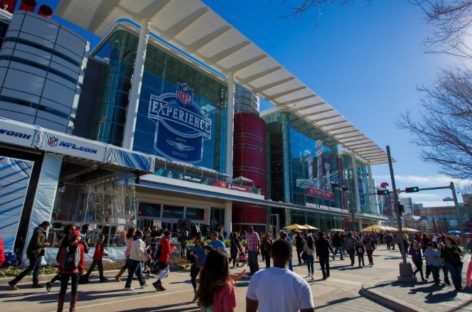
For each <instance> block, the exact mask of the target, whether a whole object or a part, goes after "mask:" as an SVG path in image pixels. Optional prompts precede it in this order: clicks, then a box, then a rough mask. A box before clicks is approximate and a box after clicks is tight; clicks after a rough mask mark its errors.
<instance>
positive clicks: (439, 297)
mask: <svg viewBox="0 0 472 312" xmlns="http://www.w3.org/2000/svg"><path fill="white" fill-rule="evenodd" d="M456 296H457V292H456V291H454V290H451V291H448V292H447V293H440V294H433V293H430V294H428V295H426V297H425V299H426V303H429V304H434V303H440V302H445V301H452V300H454V298H455V297H456Z"/></svg>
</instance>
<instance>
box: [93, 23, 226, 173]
mask: <svg viewBox="0 0 472 312" xmlns="http://www.w3.org/2000/svg"><path fill="white" fill-rule="evenodd" d="M137 44H138V37H137V35H136V34H134V33H133V32H131V31H129V30H123V29H119V30H116V31H114V32H113V34H112V35H111V36H110V37H109V38H108V40H107V41H106V43H105V44H103V45H101V46H100V47H99V49H98V50H97V52H96V56H98V57H100V58H102V59H103V60H105V61H106V62H107V64H108V66H107V67H108V68H107V69H106V70H105V73H104V77H103V79H102V86H101V92H100V93H101V94H100V101H99V103H100V105H99V106H100V108H99V110H98V111H97V113H96V115H95V125H96V126H95V127H96V128H95V129H94V130H93V131H92V138H93V139H95V138H97V139H98V140H100V141H102V142H106V143H110V144H114V145H119V146H120V145H122V141H123V132H124V128H125V122H126V108H127V105H128V97H129V89H130V87H131V85H130V81H131V75H132V73H133V63H134V59H135V57H136V51H137ZM226 101H227V86H226V84H225V83H223V82H221V81H220V80H217V79H215V78H213V77H212V76H210V75H209V74H206V73H204V72H203V71H201V70H198V69H197V68H196V67H195V66H193V65H191V64H190V63H188V62H185V61H183V60H182V59H179V58H177V57H175V56H173V55H171V53H169V52H168V51H167V50H164V49H163V48H161V47H160V46H157V44H156V45H154V44H153V43H151V42H150V43H149V45H148V47H147V51H146V62H145V66H144V74H143V80H142V86H141V95H140V101H139V108H138V117H137V123H136V133H135V138H134V147H133V149H134V150H136V151H140V152H144V153H148V154H153V155H156V156H161V157H164V158H166V159H169V160H175V161H181V162H186V163H192V164H195V165H198V166H201V167H205V168H210V169H214V170H216V171H219V172H224V171H225V156H226V155H225V154H226V114H227V110H226Z"/></svg>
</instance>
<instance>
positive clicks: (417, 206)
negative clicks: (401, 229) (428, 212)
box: [413, 203, 423, 215]
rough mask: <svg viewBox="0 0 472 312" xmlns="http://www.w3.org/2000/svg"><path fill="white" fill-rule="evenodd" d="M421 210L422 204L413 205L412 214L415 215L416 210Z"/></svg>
mask: <svg viewBox="0 0 472 312" xmlns="http://www.w3.org/2000/svg"><path fill="white" fill-rule="evenodd" d="M421 209H423V204H422V203H413V214H414V215H416V212H417V211H418V210H421Z"/></svg>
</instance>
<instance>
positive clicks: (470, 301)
mask: <svg viewBox="0 0 472 312" xmlns="http://www.w3.org/2000/svg"><path fill="white" fill-rule="evenodd" d="M463 261H464V269H463V271H462V274H463V278H462V285H463V286H464V285H465V273H466V267H467V266H466V264H467V263H468V261H469V257H465V259H464V260H463ZM440 278H441V280H442V279H443V275H442V272H441V273H440ZM360 294H361V295H362V296H364V297H366V298H369V299H371V300H372V301H374V302H376V303H378V304H381V305H383V306H386V307H388V308H390V309H392V310H394V311H405V312H410V311H418V312H423V311H433V312H436V311H437V312H446V311H450V312H453V311H472V296H471V294H472V288H464V290H463V291H461V292H456V291H455V290H454V287H453V286H446V285H444V286H440V287H437V286H435V285H434V283H433V282H432V278H431V277H430V280H429V282H417V283H410V284H404V283H399V282H397V281H396V280H386V281H384V282H377V283H369V282H368V283H365V284H364V285H363V286H362V289H361V291H360Z"/></svg>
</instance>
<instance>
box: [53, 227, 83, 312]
mask: <svg viewBox="0 0 472 312" xmlns="http://www.w3.org/2000/svg"><path fill="white" fill-rule="evenodd" d="M68 238H69V240H68V245H67V246H64V248H62V249H61V254H60V256H59V267H58V270H59V272H60V274H61V290H60V291H59V300H58V303H57V311H58V312H61V311H62V310H63V308H64V301H65V299H66V292H67V285H68V284H69V280H70V284H71V286H70V288H71V292H70V294H71V297H70V306H69V311H71V312H73V311H75V306H76V304H77V299H78V294H77V288H78V285H79V278H80V275H81V274H82V272H83V271H84V265H85V260H84V246H83V244H81V243H80V240H81V235H80V232H79V231H74V232H73V233H72V234H71V235H70V237H68Z"/></svg>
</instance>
